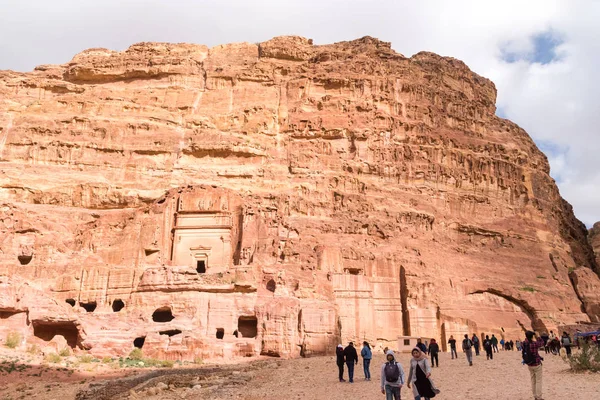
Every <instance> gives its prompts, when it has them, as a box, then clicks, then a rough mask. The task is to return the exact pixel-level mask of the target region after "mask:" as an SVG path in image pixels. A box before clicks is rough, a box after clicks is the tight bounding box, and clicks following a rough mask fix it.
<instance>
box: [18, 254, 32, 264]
mask: <svg viewBox="0 0 600 400" xmlns="http://www.w3.org/2000/svg"><path fill="white" fill-rule="evenodd" d="M17 258H18V259H19V263H21V265H27V264H29V263H30V262H31V260H32V259H33V256H23V255H21V256H18V257H17Z"/></svg>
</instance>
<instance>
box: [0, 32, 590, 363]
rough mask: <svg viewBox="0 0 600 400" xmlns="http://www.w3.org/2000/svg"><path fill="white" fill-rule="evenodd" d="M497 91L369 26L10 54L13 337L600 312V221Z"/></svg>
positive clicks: (124, 350) (281, 346) (204, 340)
mask: <svg viewBox="0 0 600 400" xmlns="http://www.w3.org/2000/svg"><path fill="white" fill-rule="evenodd" d="M495 102H496V89H495V87H494V84H493V83H492V82H490V81H489V80H487V79H485V78H483V77H480V76H478V75H477V74H475V73H473V72H472V71H470V70H469V68H468V67H467V66H466V65H465V64H464V63H462V62H461V61H459V60H456V59H453V58H447V57H440V56H438V55H435V54H432V53H418V54H416V55H414V56H412V57H410V58H407V57H404V56H403V55H401V54H398V53H396V52H394V51H393V50H392V49H391V47H390V44H389V43H386V42H382V41H379V40H377V39H374V38H370V37H365V38H362V39H358V40H354V41H350V42H341V43H335V44H331V45H323V46H317V45H314V44H313V43H312V41H310V40H308V39H304V38H300V37H277V38H274V39H272V40H269V41H267V42H264V43H260V44H250V43H237V44H228V45H222V46H216V47H213V48H208V47H206V46H203V45H193V44H165V43H140V44H135V45H133V46H131V47H130V48H129V49H127V50H126V51H123V52H116V51H111V50H107V49H91V50H87V51H84V52H82V53H80V54H78V55H76V56H75V58H73V60H72V61H71V62H69V63H67V64H64V65H42V66H39V67H37V68H36V69H35V70H34V71H33V72H31V73H18V72H13V71H0V166H1V168H0V318H2V319H3V323H2V324H1V325H0V337H2V338H3V337H4V336H5V335H6V334H7V333H8V332H9V331H18V332H20V333H21V334H22V335H23V337H24V338H25V339H26V340H27V341H29V342H33V341H36V340H37V341H40V342H42V341H49V340H50V339H52V338H55V336H57V335H59V336H63V337H64V338H65V339H66V341H67V343H68V344H69V345H70V346H72V347H80V348H85V349H90V350H91V352H92V353H93V354H97V355H103V354H105V355H115V354H118V355H124V354H128V353H129V351H131V349H132V348H133V347H134V346H136V347H142V348H143V350H144V352H145V353H146V354H148V355H149V356H155V357H162V358H171V359H187V360H193V359H194V358H196V357H202V358H211V357H221V356H226V357H230V356H254V355H258V354H265V355H272V356H282V357H295V356H300V355H311V354H322V353H326V352H330V351H331V350H332V349H333V348H334V346H335V345H336V344H337V343H339V342H340V341H344V342H345V341H347V340H356V341H358V340H363V339H366V340H369V341H371V342H373V343H374V344H376V345H380V346H395V345H396V340H397V337H398V336H402V335H405V336H424V337H428V338H429V337H436V338H438V339H441V340H442V343H444V345H445V343H446V341H447V339H448V337H449V336H450V335H454V336H455V337H456V336H461V335H462V334H463V333H467V332H470V333H473V332H476V333H478V334H482V333H496V334H497V335H505V336H506V337H507V339H517V335H519V334H520V332H521V330H522V329H523V328H531V327H533V328H535V329H537V330H546V329H552V328H554V329H556V327H557V326H558V325H559V324H560V325H563V324H573V323H576V322H579V321H599V320H600V311H599V307H600V295H599V291H598V290H597V289H598V288H600V281H599V279H598V275H597V273H598V261H597V259H596V258H595V257H594V253H593V250H592V246H595V247H596V248H598V246H597V245H598V240H597V238H598V235H592V241H591V243H592V245H590V243H588V237H587V230H586V228H585V226H584V225H583V224H582V223H581V222H579V221H578V220H577V219H576V218H575V217H574V215H573V211H572V209H571V206H570V205H569V204H568V203H566V202H565V201H564V200H563V199H562V198H561V197H560V195H559V192H558V189H557V187H556V185H555V183H554V181H553V180H552V179H551V178H550V176H549V175H548V173H549V165H548V161H547V159H546V157H545V156H544V154H542V153H541V152H540V151H539V150H538V148H537V147H536V146H535V144H534V143H533V141H532V140H531V138H530V137H529V136H528V135H527V133H526V132H525V131H523V130H522V129H521V128H519V127H518V126H517V125H515V124H514V123H512V122H510V121H508V120H505V119H501V118H498V117H497V116H496V115H495ZM596 231H597V227H596ZM594 238H595V239H594ZM54 340H55V341H56V338H55V339H54Z"/></svg>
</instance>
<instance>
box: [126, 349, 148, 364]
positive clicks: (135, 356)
mask: <svg viewBox="0 0 600 400" xmlns="http://www.w3.org/2000/svg"><path fill="white" fill-rule="evenodd" d="M129 358H130V359H132V360H134V361H142V359H143V358H144V353H143V352H142V349H138V348H135V349H133V350H131V353H129Z"/></svg>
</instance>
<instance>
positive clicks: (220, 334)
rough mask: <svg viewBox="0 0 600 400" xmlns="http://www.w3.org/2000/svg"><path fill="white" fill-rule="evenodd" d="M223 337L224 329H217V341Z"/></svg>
mask: <svg viewBox="0 0 600 400" xmlns="http://www.w3.org/2000/svg"><path fill="white" fill-rule="evenodd" d="M224 337H225V329H223V328H217V339H223V338H224Z"/></svg>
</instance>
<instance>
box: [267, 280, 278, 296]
mask: <svg viewBox="0 0 600 400" xmlns="http://www.w3.org/2000/svg"><path fill="white" fill-rule="evenodd" d="M276 288H277V284H276V283H275V281H274V280H273V279H271V280H269V282H267V290H268V291H269V292H273V293H275V289H276Z"/></svg>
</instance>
